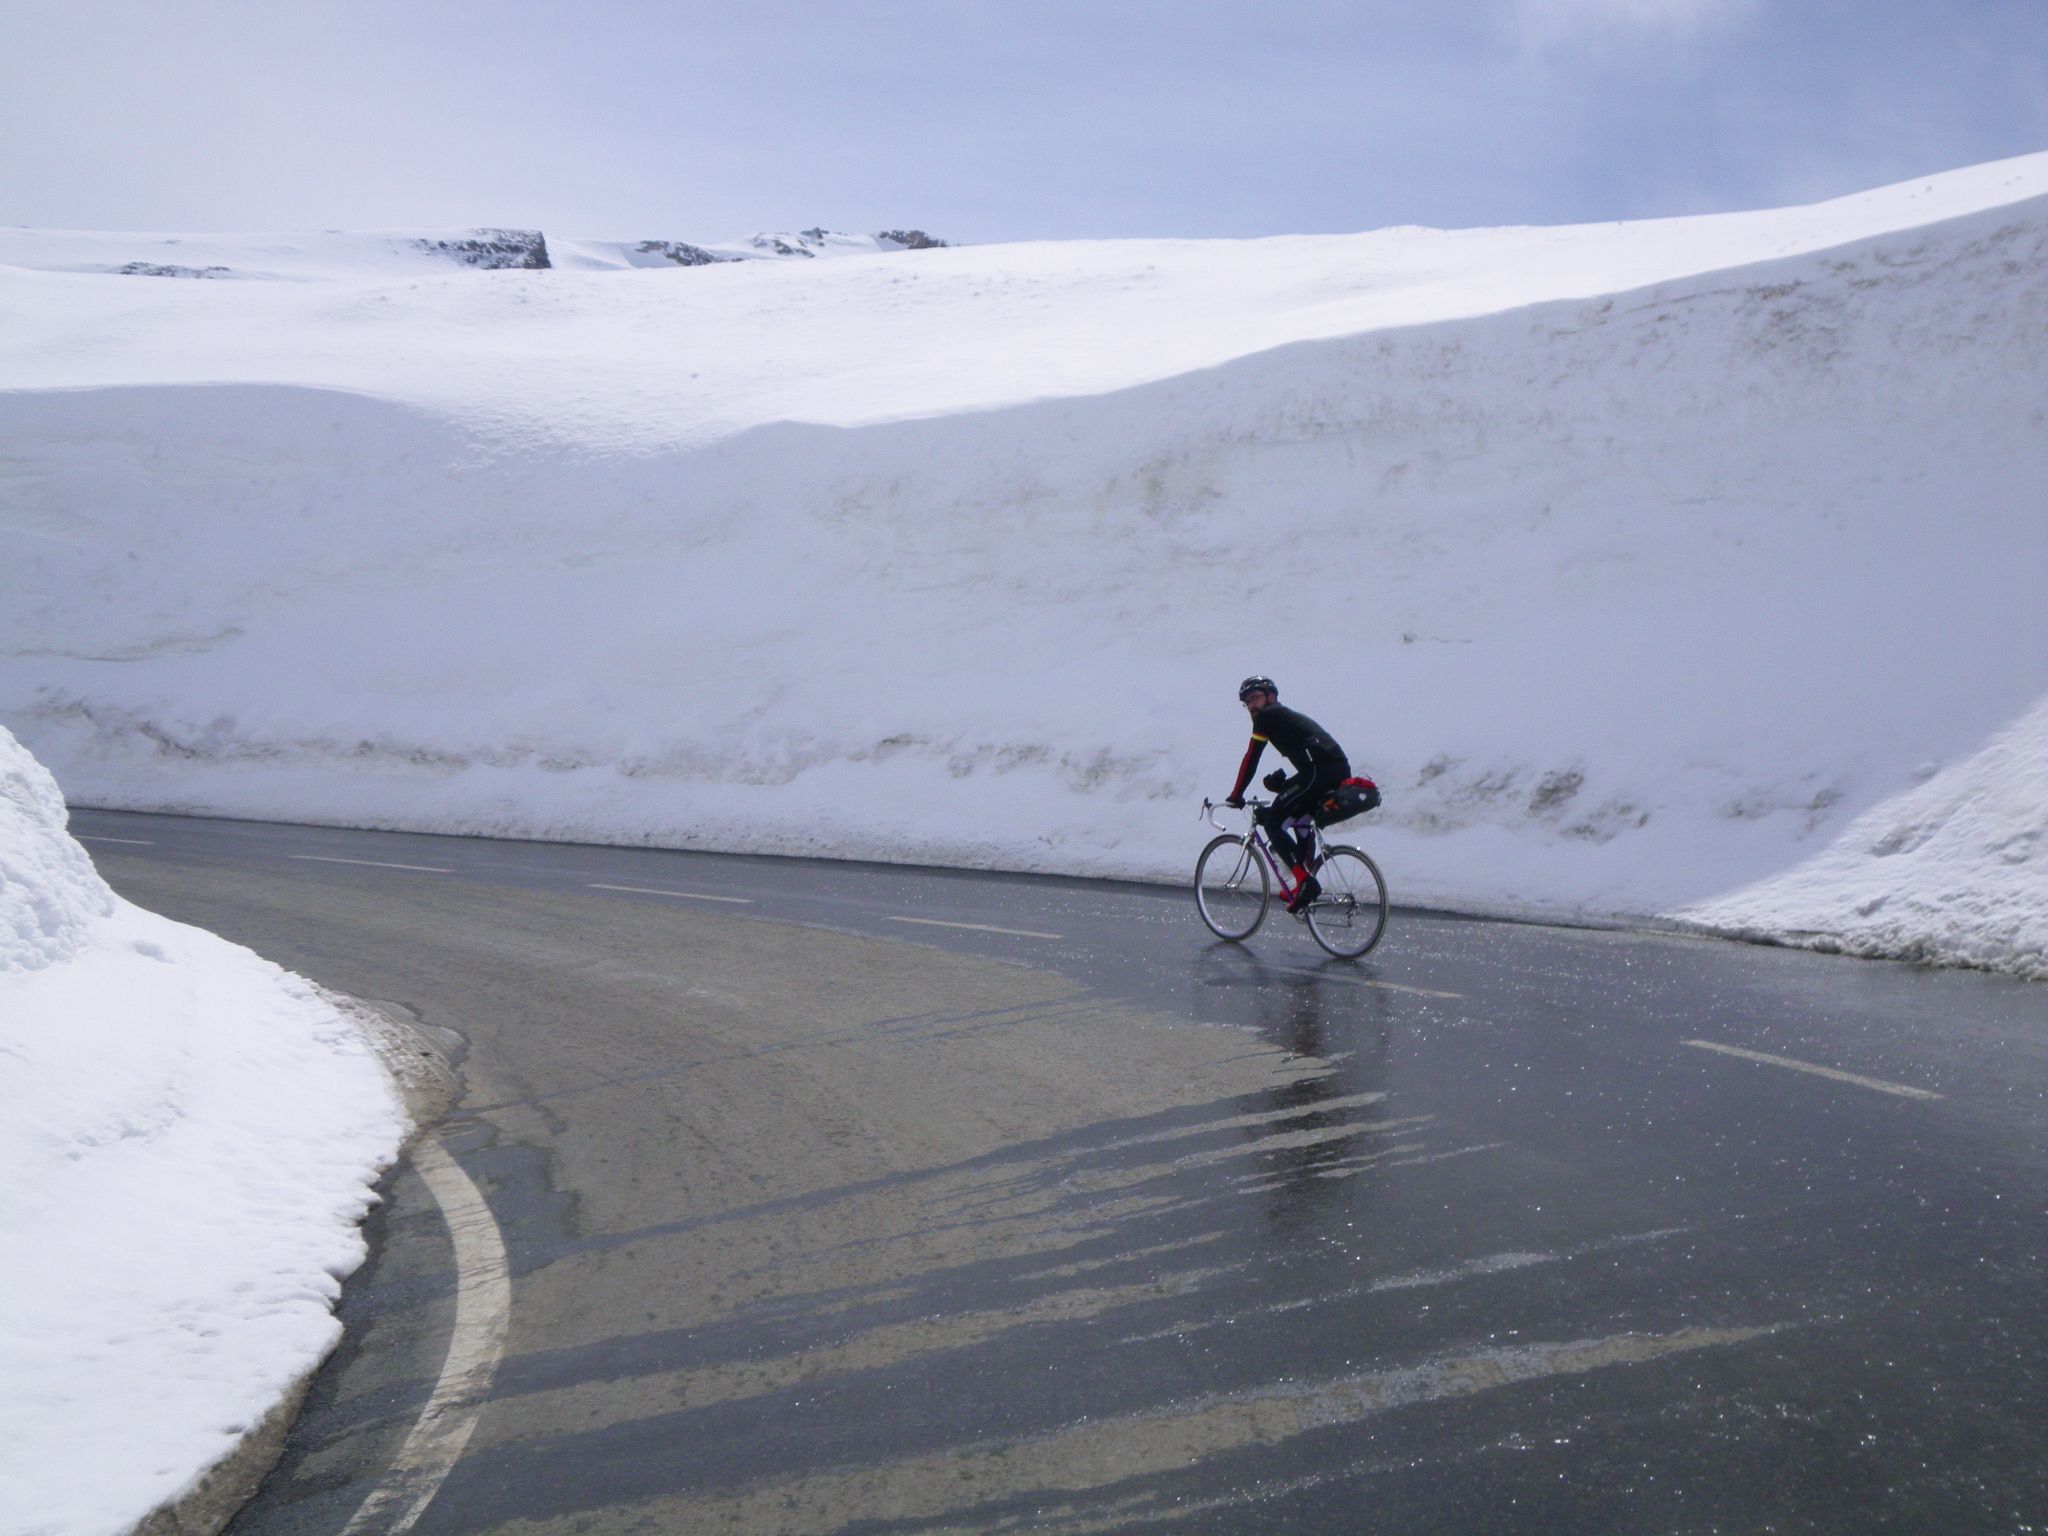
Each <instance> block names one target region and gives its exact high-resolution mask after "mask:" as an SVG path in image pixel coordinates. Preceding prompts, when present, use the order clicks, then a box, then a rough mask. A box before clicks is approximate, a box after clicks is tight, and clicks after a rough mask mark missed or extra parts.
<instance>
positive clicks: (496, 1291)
mask: <svg viewBox="0 0 2048 1536" xmlns="http://www.w3.org/2000/svg"><path fill="white" fill-rule="evenodd" d="M412 1160H413V1166H414V1167H416V1168H418V1169H419V1172H420V1177H421V1178H422V1179H424V1180H425V1181H426V1184H427V1188H428V1189H429V1190H431V1191H433V1195H434V1199H435V1202H436V1203H437V1204H439V1205H440V1207H441V1219H442V1220H443V1221H445V1222H447V1223H448V1235H449V1237H450V1238H451V1239H453V1241H454V1244H455V1267H456V1275H457V1279H456V1288H455V1331H454V1333H453V1334H452V1335H451V1336H450V1338H449V1340H448V1358H447V1359H446V1360H445V1361H443V1362H442V1365H441V1379H440V1380H439V1381H437V1382H435V1384H434V1393H433V1396H431V1397H430V1398H428V1399H427V1406H426V1407H425V1408H423V1409H421V1410H420V1416H419V1418H418V1419H416V1420H415V1421H414V1422H413V1426H412V1431H411V1433H409V1434H408V1435H407V1436H406V1437H405V1444H403V1445H401V1446H400V1447H399V1448H398V1454H397V1456H396V1457H394V1458H393V1459H392V1463H391V1470H390V1471H389V1472H388V1473H386V1474H385V1477H384V1480H383V1481H382V1482H381V1483H379V1484H378V1485H377V1486H376V1488H374V1489H373V1490H371V1493H370V1496H369V1497H368V1498H366V1499H364V1500H363V1502H362V1504H361V1506H360V1507H359V1508H358V1509H357V1510H356V1512H355V1515H354V1516H353V1517H352V1518H351V1519H350V1520H349V1523H348V1525H347V1526H346V1527H345V1528H344V1529H343V1531H342V1536H358V1533H360V1532H364V1531H370V1530H375V1531H380V1532H382V1533H384V1536H400V1533H401V1532H404V1531H406V1530H409V1529H411V1527H412V1523H413V1522H414V1521H415V1520H417V1519H419V1517H420V1513H421V1511H422V1510H424V1509H425V1508H426V1507H427V1505H428V1504H429V1503H431V1502H432V1501H433V1497H434V1495H435V1494H436V1493H438V1492H440V1491H441V1484H442V1482H443V1481H444V1480H445V1479H446V1478H447V1476H448V1473H449V1472H450V1470H451V1469H453V1467H454V1466H455V1463H456V1461H457V1460H458V1459H459V1458H460V1457H461V1455H462V1452H463V1448H464V1447H465V1446H467V1445H468V1444H469V1437H470V1435H471V1433H472V1432H473V1431H474V1430H475V1429H476V1421H477V1419H478V1417H479V1416H480V1415H481V1414H482V1413H483V1410H484V1394H485V1393H486V1392H487V1391H489V1390H490V1385H491V1378H492V1376H494V1375H495V1374H496V1373H497V1369H498V1360H499V1358H500V1357H501V1356H503V1354H504V1353H505V1334H506V1329H507V1325H508V1324H509V1323H510V1321H511V1316H512V1279H511V1272H510V1270H509V1268H508V1266H507V1265H506V1262H505V1239H504V1236H503V1235H502V1234H501V1233H500V1232H499V1230H498V1223H497V1222H496V1220H494V1219H493V1218H492V1216H491V1208H490V1206H489V1205H488V1204H486V1203H485V1201H484V1197H483V1193H482V1191H480V1190H479V1189H478V1188H477V1187H476V1185H475V1184H474V1183H472V1182H471V1181H470V1177H469V1175H468V1174H466V1173H464V1172H463V1171H462V1168H461V1166H460V1165H459V1164H457V1163H456V1161H455V1159H454V1158H452V1157H450V1156H449V1155H448V1153H447V1151H446V1150H445V1149H444V1148H443V1147H442V1145H441V1143H440V1142H438V1141H436V1140H435V1139H434V1138H433V1137H431V1136H429V1137H425V1138H423V1139H422V1140H421V1141H420V1143H419V1145H418V1146H417V1147H416V1148H415V1149H414V1152H413V1159H412Z"/></svg>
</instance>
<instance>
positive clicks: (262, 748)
mask: <svg viewBox="0 0 2048 1536" xmlns="http://www.w3.org/2000/svg"><path fill="white" fill-rule="evenodd" d="M0 384H6V385H10V386H11V387H12V392H11V393H7V394H0V425H4V428H5V431H6V435H7V438H8V441H9V444H10V447H9V452H10V455H11V457H12V460H13V466H14V470H13V480H12V487H13V489H12V492H11V495H12V501H13V507H12V510H11V512H10V515H9V517H8V519H7V522H6V526H5V528H4V529H0V540H4V541H5V548H6V554H7V559H6V560H5V561H0V719H5V720H7V721H8V722H9V723H11V724H12V725H13V726H14V727H15V729H17V730H18V731H20V732H21V733H22V735H23V738H24V739H25V740H28V741H29V742H30V743H31V744H32V745H33V746H34V747H35V748H36V750H37V751H38V753H39V754H41V755H42V756H43V757H44V758H45V760H46V761H49V762H52V763H53V764H55V765H57V766H58V767H59V768H60V770H61V771H62V773H63V774H64V775H65V778H66V782H67V783H68V784H69V785H70V786H71V787H72V790H73V793H74V794H75V795H77V796H78V797H79V798H81V799H82V800H85V801H89V802H91V803H96V804H103V805H117V806H127V807H133V808H146V809H171V810H180V809H189V810H203V811H215V812H226V813H229V814H236V815H250V816H275V817H289V818H294V819H303V820H315V821H334V822H343V823H354V824H361V825H371V826H402V827H414V828H423V829H433V830H446V831H475V832H489V833H501V834H510V835H520V836H537V837H574V838H585V839H591V840H600V841H627V842H642V841H644V842H652V843H659V844H666V845H676V846H689V847H723V848H735V849H753V850H764V851H774V852H793V853H812V852H817V853H837V854H846V855H854V856H863V857H877V858H895V859H914V860H935V861H940V862H959V863H966V864H975V865H991V866H1001V867H1009V868H1022V869H1040V870H1058V871H1070V872H1083V873H1101V874H1116V875H1131V876H1139V877H1157V878H1179V877H1180V876H1181V875H1183V874H1184V872H1185V869H1186V867H1187V864H1188V861H1189V860H1190V858H1191V857H1192V854H1193V851H1194V849H1195V847H1196V846H1197V844H1198V842H1199V839H1200V836H1201V834H1202V831H1203V829H1202V828H1201V827H1200V826H1199V825H1198V823H1197V822H1196V821H1195V819H1194V806H1195V803H1196V802H1197V801H1198V800H1199V798H1200V797H1201V796H1202V795H1203V794H1205V793H1207V794H1219V793H1220V792H1221V791H1222V790H1224V789H1225V788H1227V786H1228V782H1229V777H1230V772H1231V769H1232V767H1233V766H1234V765H1235V763H1236V761H1237V757H1238V754H1239V752H1240V751H1241V749H1242V735H1243V724H1242V719H1243V717H1242V715H1241V714H1240V713H1239V712H1238V711H1237V709H1236V707H1235V704H1234V702H1233V700H1232V695H1233V691H1234V687H1235V683H1236V681H1237V679H1238V678H1239V677H1241V676H1243V675H1244V674H1246V673H1247V672H1251V671H1255V670H1256V671H1264V672H1269V673H1271V674H1273V675H1274V676H1277V677H1278V678H1279V679H1280V681H1281V683H1282V686H1283V690H1284V692H1285V695H1286V697H1287V699H1288V701H1289V702H1291V703H1293V704H1296V705H1297V706H1299V707H1302V708H1305V709H1307V710H1308V711H1309V712H1311V713H1312V714H1314V715H1315V716H1317V717H1318V718H1319V719H1321V720H1323V721H1324V723H1325V724H1326V725H1328V726H1330V727H1331V728H1332V729H1333V730H1334V731H1335V732H1336V734H1337V735H1338V736H1339V738H1340V739H1341V740H1343V741H1345V742H1346V744H1347V745H1348V746H1349V747H1350V748H1351V750H1352V754H1353V757H1354V759H1355V761H1356V763H1357V765H1358V766H1359V767H1360V768H1362V769H1364V770H1366V771H1369V772H1371V773H1373V774H1374V775H1375V776H1376V777H1377V778H1378V779H1379V780H1380V781H1381V783H1382V785H1383V786H1384V787H1385V788H1386V790H1387V805H1386V808H1385V810H1384V811H1383V812H1381V813H1378V814H1376V815H1375V816H1374V817H1373V818H1371V819H1370V820H1369V821H1367V822H1366V823H1365V824H1364V825H1363V827H1362V828H1361V829H1360V833H1361V835H1362V836H1363V837H1364V838H1365V839H1366V840H1367V841H1369V842H1370V843H1371V844H1372V846H1373V847H1374V848H1375V850H1376V851H1377V852H1378V853H1379V854H1380V855H1381V856H1382V861H1383V863H1385V864H1386V865H1387V867H1388V869H1389V872H1390V875H1391V878H1392V880H1393V882H1394V884H1395V886H1396V889H1397V892H1398V894H1399V895H1400V897H1401V898H1403V899H1407V900H1421V901H1429V902H1436V903H1442V904H1447V905H1453V906H1460V907H1466V908H1474V909H1481V910H1506V911H1517V912H1538V913H1551V914H1560V915H1580V916H1617V915H1619V916H1630V915H1635V916H1640V915H1644V914H1654V913H1671V912H1676V911H1679V910H1681V909H1683V910H1686V911H1693V910H1700V911H1705V910H1708V909H1709V907H1708V904H1710V903H1712V902H1714V901H1715V900H1716V899H1717V898H1720V897H1723V896H1725V895H1727V894H1728V893H1730V892H1734V891H1741V890H1748V889H1751V888H1757V889H1759V890H1769V891H1776V892H1777V894H1776V895H1775V896H1770V897H1768V898H1766V897H1763V896H1760V897H1759V898H1758V899H1759V901H1762V900H1766V899H1768V900H1769V901H1771V902H1773V903H1776V905H1773V906H1772V907H1771V908H1770V909H1769V911H1768V912H1766V911H1765V909H1764V908H1762V907H1760V906H1756V905H1752V906H1751V907H1750V908H1749V909H1747V915H1746V916H1745V918H1744V919H1743V921H1742V923H1741V924H1740V925H1739V926H1742V927H1744V928H1745V929H1754V930H1756V931H1765V930H1769V931H1774V932H1788V931H1790V930H1795V929H1805V928H1813V927H1824V926H1828V925H1829V924H1830V923H1832V922H1833V921H1834V919H1833V918H1831V917H1830V918H1825V919H1824V918H1822V917H1820V916H1817V915H1816V913H1817V912H1818V911H1819V909H1818V908H1816V907H1815V906H1814V904H1813V903H1814V901H1815V899H1816V898H1815V896H1814V893H1813V891H1812V889H1811V888H1810V887H1798V888H1796V889H1795V888H1793V887H1777V886H1766V885H1765V882H1769V881H1771V880H1772V879H1773V877H1775V876H1778V875H1781V874H1783V873H1784V872H1785V871H1787V870H1789V869H1793V868H1796V867H1799V866H1803V865H1806V864H1808V863H1809V861H1811V860H1813V859H1814V857H1815V856H1816V855H1817V854H1818V853H1819V852H1820V851H1821V850H1823V849H1825V848H1828V847H1830V846H1831V845H1833V844H1834V843H1835V842H1836V840H1837V839H1838V838H1841V837H1843V836H1844V835H1845V834H1846V833H1847V831H1848V829H1849V828H1850V826H1851V824H1852V823H1853V822H1854V820H1855V818H1856V817H1858V816H1859V815H1861V814H1863V813H1864V812H1867V811H1869V810H1871V809H1872V808H1873V807H1875V806H1877V805H1879V804H1880V803H1882V802H1885V801H1888V800H1890V799H1892V798H1893V797H1895V796H1897V795H1900V794H1902V793H1904V792H1906V791H1907V790H1909V789H1911V788H1912V787H1913V786H1914V785H1915V784H1916V783H1918V782H1920V776H1921V775H1922V770H1923V769H1924V768H1926V767H1927V765H1929V764H1933V765H1937V766H1944V767H1946V768H1948V769H1950V770H1952V771H1960V769H1961V767H1962V765H1963V764H1964V763H1966V762H1967V761H1968V760H1969V759H1970V758H1971V757H1972V756H1973V755H1974V754H1976V753H1978V752H1979V751H1981V750H1983V744H1984V743H1985V742H1987V741H1989V740H1991V739H1992V738H1993V737H1995V736H1996V735H1997V734H1998V733H1999V732H2000V731H2002V730H2004V729H2006V728H2008V727H2010V726H2012V725H2013V724H2014V722H2016V721H2018V720H2020V719H2021V718H2022V716H2024V715H2025V714H2026V712H2027V711H2028V710H2030V709H2031V708H2032V707H2033V705H2034V701H2036V700H2037V699H2039V698H2040V697H2041V695H2042V693H2043V691H2044V689H2048V618H2044V605H2043V604H2042V603H2041V602H2040V600H2039V588H2040V584H2041V583H2040V576H2041V572H2042V571H2043V570H2044V569H2048V518H2044V516H2043V505H2042V495H2041V489H2040V488H2041V486H2042V485H2043V484H2048V431H2044V430H2043V429H2044V424H2048V155H2044V156H2033V157H2029V158H2027V159H2023V160H2018V161H2010V162H2005V163H2003V164H2000V165H1996V166H1988V167H1978V168H1974V169H1972V170H1969V171H1964V172H1957V173H1955V174H1954V175H1952V176H1948V177H1937V178H1932V179H1930V180H1928V181H1925V182H1918V183H1914V184H1912V185H1910V186H1904V187H1898V188H1889V189H1883V190H1881V191H1878V192H1873V193H1869V194H1865V195H1863V196H1861V197H1857V198H1850V199H1843V200H1841V201H1839V202H1835V203H1829V204H1822V205H1817V206H1816V207H1812V208H1801V209H1787V210H1778V211H1775V212H1767V213H1753V214H1742V215H1732V216H1726V217H1720V218H1700V219H1681V220H1668V221H1659V222H1655V223H1649V224H1637V225H1613V226H1597V227H1593V226H1589V227H1581V228H1573V229H1562V230H1491V231H1488V230H1480V231H1454V232H1445V231H1433V230H1386V231H1379V232H1376V233H1374V234H1369V235H1359V236H1347V237H1315V238H1290V239H1276V240H1263V241H1244V242H1222V241H1219V242H1165V241H1136V242H1109V243H1068V244H1045V245H1020V246H1010V247H983V248H970V249H945V250H930V251H921V252H918V253H917V254H916V255H915V256H914V257H910V256H904V255H890V256H886V257H884V256H875V257H863V256H859V255H850V256H844V257H840V258H837V259H834V260H831V261H824V262H806V261H788V262H780V263H766V262H764V263H733V264H718V265H712V266H706V267H703V268H700V269H697V270H692V271H688V272H684V271H680V270H670V271H588V272H585V271H559V270H558V271H552V272H538V273H525V272H485V273H476V272H460V273H450V274H449V275H447V276H445V277H439V278H434V279H432V280H417V281H408V282H403V283H398V282H393V281H390V280H388V279H387V278H385V277H383V276H380V275H379V274H377V273H375V272H366V273H365V274H363V275H361V276H359V277H357V278H355V279H351V280H346V281H344V280H341V279H336V280H335V281H332V282H329V283H326V284H289V285H287V284H269V285H263V284H225V283H214V284H209V283H153V284H138V283H133V282H128V281H126V280H124V279H114V278H109V277H105V276H80V275H64V274H52V273H46V272H26V271H19V272H15V273H13V274H7V273H4V272H0ZM2015 846H2018V845H2015ZM1999 858H2000V861H2001V862H2000V863H1999V866H1998V870H1997V871H1993V870H1991V869H1990V868H1989V867H1988V866H1987V867H1986V868H1985V870H1984V873H1985V874H1986V875H1987V876H1989V875H1992V874H1996V875H1997V876H1998V878H2000V879H2006V878H2008V876H2009V877H2010V879H2011V881H2012V890H2013V893H2014V894H2013V900H2015V901H2017V902H2020V903H2021V904H2023V905H2024V904H2025V903H2027V902H2029V901H2032V902H2033V903H2034V904H2035V905H2036V906H2037V907H2042V908H2048V889H2044V886H2048V880H2044V878H2043V876H2042V873H2041V871H2042V870H2043V868H2044V866H2043V865H2042V863H2041V862H2040V861H2039V860H2038V859H2034V860H2030V861H2028V862H2026V863H2024V864H2022V865H2020V866H2019V867H2018V873H2017V874H2013V873H2012V872H2011V871H2010V870H2009V869H2008V868H2007V865H2006V864H2005V863H2004V862H2003V856H2002V855H2001V856H1999ZM1966 865H1967V861H1963V862H1959V863H1957V864H1955V865H1954V866H1953V868H1952V870H1951V873H1952V874H1953V875H1954V876H1955V879H1956V880H1957V881H1963V882H1966V881H1967V878H1968V874H1967V868H1966ZM2030 892H2031V893H2032V894H2031V895H2030V894H2029V893H2030ZM1862 899H1868V898H1867V897H1866V898H1862ZM1841 905H1842V904H1841V903H1839V902H1835V903H1832V904H1831V905H1829V906H1828V910H1829V911H1836V910H1839V909H1841ZM1900 910H1902V911H1904V910H1906V909H1905V908H1901V909H1900ZM1954 910H1955V911H1956V912H1957V913H1958V914H1959V915H1961V914H1962V913H1963V911H1964V909H1962V908H1956V909H1954ZM2001 931H2007V932H2009V933H2010V934H2011V935H2012V937H2010V938H2009V939H1998V938H1991V939H1987V942H1986V944H1985V945H1984V946H1982V947H1980V948H1978V949H1975V950H1972V951H1971V954H1972V956H1973V957H1974V958H1975V959H1977V960H1979V961H1982V962H1985V963H1998V964H2012V965H2016V966H2020V967H2022V968H2024V967H2025V966H2027V965H2030V964H2032V963H2033V962H2032V961H2031V960H2030V959H2028V958H2027V956H2026V955H2025V954H2024V953H2022V952H2021V950H2022V949H2024V946H2025V945H2026V944H2028V943H2031V942H2032V941H2031V940H2029V939H2027V938H2025V935H2026V934H2027V933H2029V932H2033V931H2035V930H2032V929H2030V928H2028V927H2026V926H2025V925H2021V926H2020V927H2018V928H2014V929H2011V930H2001ZM1925 937H1926V934H1925V933H1924V932H1921V933H1918V934H1915V935H1905V934H1903V931H1902V932H1901V934H1900V935H1898V936H1895V938H1896V943H1897V947H1898V952H1901V953H1929V952H1935V951H1933V950H1931V949H1930V948H1929V947H1928V946H1927V945H1925V944H1923V943H1922V942H1921V940H1922V939H1924V938H1925ZM1886 942H1887V943H1891V942H1893V940H1887V941H1886ZM2014 945H2019V946H2021V949H2014V948H2013V946H2014ZM1939 952H1940V953H1944V954H1955V955H1960V953H1961V951H1960V950H1957V949H1955V948H1954V947H1953V946H1949V947H1947V948H1943V949H1941V950H1940V951H1939Z"/></svg>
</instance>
